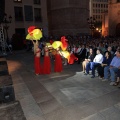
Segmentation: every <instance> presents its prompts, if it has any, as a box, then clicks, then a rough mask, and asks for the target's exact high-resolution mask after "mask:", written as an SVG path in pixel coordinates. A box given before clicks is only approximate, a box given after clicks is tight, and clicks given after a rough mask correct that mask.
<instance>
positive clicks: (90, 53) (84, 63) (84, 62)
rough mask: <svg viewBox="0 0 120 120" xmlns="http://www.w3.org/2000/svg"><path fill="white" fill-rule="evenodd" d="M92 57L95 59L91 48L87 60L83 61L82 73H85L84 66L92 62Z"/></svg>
mask: <svg viewBox="0 0 120 120" xmlns="http://www.w3.org/2000/svg"><path fill="white" fill-rule="evenodd" d="M94 57H95V55H94V51H93V49H92V48H90V50H89V56H88V58H87V59H85V60H84V61H83V62H82V68H83V73H85V69H86V64H87V63H88V62H93V59H94Z"/></svg>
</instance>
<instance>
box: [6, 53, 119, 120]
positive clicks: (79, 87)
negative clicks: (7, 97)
mask: <svg viewBox="0 0 120 120" xmlns="http://www.w3.org/2000/svg"><path fill="white" fill-rule="evenodd" d="M7 59H8V67H9V72H10V74H11V75H12V79H13V83H14V89H15V96H16V99H17V100H19V101H20V103H21V106H22V109H23V112H24V114H25V117H26V119H27V120H120V89H118V88H117V87H113V86H110V85H109V81H108V82H102V81H101V80H100V79H98V77H96V78H93V79H91V78H90V76H84V74H83V73H82V72H81V65H78V64H76V63H75V64H74V65H68V66H64V71H63V72H61V73H54V72H53V70H52V73H51V74H50V75H40V76H35V74H34V69H33V53H32V52H25V51H20V52H15V53H14V54H13V55H9V57H8V58H7Z"/></svg>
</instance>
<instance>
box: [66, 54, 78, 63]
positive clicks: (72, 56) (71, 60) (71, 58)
mask: <svg viewBox="0 0 120 120" xmlns="http://www.w3.org/2000/svg"><path fill="white" fill-rule="evenodd" d="M75 60H76V61H77V60H78V58H77V57H76V56H75V55H74V54H71V55H70V59H69V61H68V63H69V64H73V63H74V61H75Z"/></svg>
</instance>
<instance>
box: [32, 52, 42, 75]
mask: <svg viewBox="0 0 120 120" xmlns="http://www.w3.org/2000/svg"><path fill="white" fill-rule="evenodd" d="M39 52H40V50H39V51H37V52H36V53H39ZM34 67H35V74H41V73H42V67H41V64H40V57H38V56H35V57H34Z"/></svg>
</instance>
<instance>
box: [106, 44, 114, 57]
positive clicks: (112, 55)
mask: <svg viewBox="0 0 120 120" xmlns="http://www.w3.org/2000/svg"><path fill="white" fill-rule="evenodd" d="M107 51H109V52H110V53H111V57H112V58H113V57H114V52H113V51H112V47H110V46H109V47H108V48H107ZM107 51H105V53H106V52H107Z"/></svg>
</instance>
